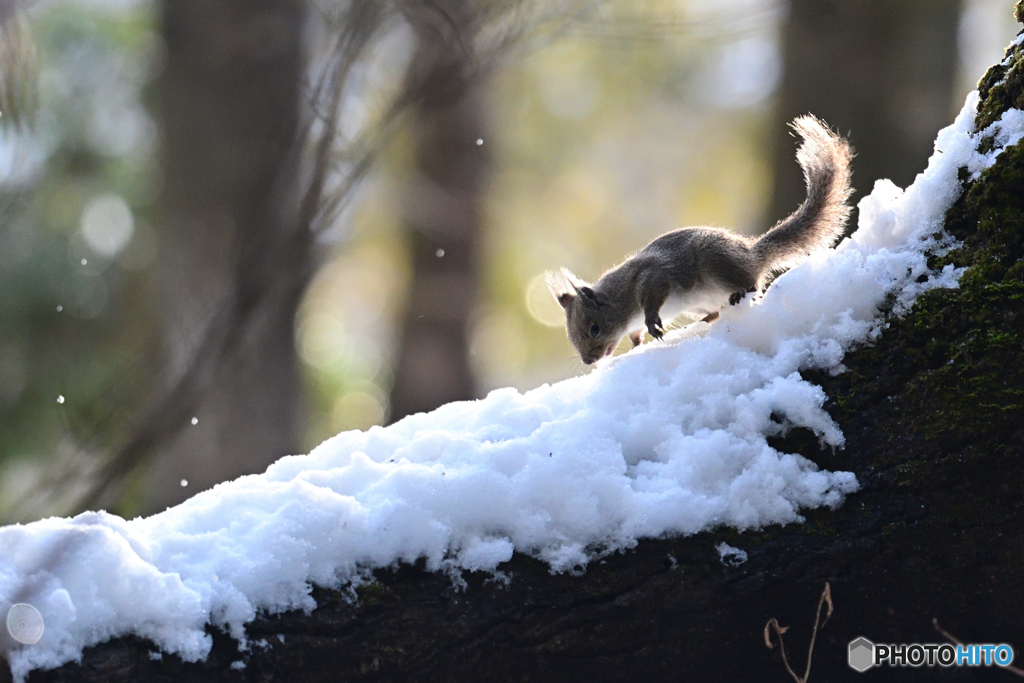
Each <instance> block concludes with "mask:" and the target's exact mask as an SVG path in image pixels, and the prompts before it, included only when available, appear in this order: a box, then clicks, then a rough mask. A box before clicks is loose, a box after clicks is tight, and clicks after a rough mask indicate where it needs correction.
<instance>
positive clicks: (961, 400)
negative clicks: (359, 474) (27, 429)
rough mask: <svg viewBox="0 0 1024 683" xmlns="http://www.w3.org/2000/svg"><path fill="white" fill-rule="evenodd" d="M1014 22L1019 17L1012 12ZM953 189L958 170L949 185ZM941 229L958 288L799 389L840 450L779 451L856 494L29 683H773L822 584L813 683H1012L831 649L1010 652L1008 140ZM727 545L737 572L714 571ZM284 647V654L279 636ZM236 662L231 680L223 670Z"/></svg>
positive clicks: (1023, 308) (797, 659) (1013, 178)
mask: <svg viewBox="0 0 1024 683" xmlns="http://www.w3.org/2000/svg"><path fill="white" fill-rule="evenodd" d="M1018 7H1019V12H1020V15H1021V17H1022V18H1024V2H1022V3H1020V4H1019V5H1018ZM981 91H982V98H983V99H982V103H981V106H980V108H979V117H978V118H979V121H978V127H979V129H980V128H983V127H985V126H986V125H988V124H989V123H991V122H992V121H994V120H996V119H997V118H998V117H999V116H1000V115H1001V114H1002V112H1003V111H1005V110H1006V109H1007V108H1009V107H1015V108H1018V109H1024V46H1020V45H1018V46H1016V47H1015V48H1013V52H1012V58H1011V60H1010V64H1009V66H1008V67H994V68H993V69H992V70H991V71H990V72H989V74H988V75H987V76H986V78H985V79H984V80H983V81H982V84H981ZM965 177H966V175H965ZM964 183H965V191H964V193H963V195H962V196H961V198H960V199H959V200H958V201H957V202H956V204H955V205H954V206H953V207H952V208H951V209H950V211H949V212H948V213H947V216H946V229H947V230H948V231H949V232H950V233H951V234H953V235H954V236H956V237H957V238H958V239H960V240H962V241H963V246H962V247H961V248H959V249H957V250H955V251H953V252H951V253H949V254H947V255H946V256H943V257H941V258H938V257H936V258H935V264H934V265H936V266H942V265H944V264H945V263H954V264H957V265H960V266H968V267H969V269H968V270H967V272H966V273H965V274H964V276H963V278H962V279H961V282H960V287H959V288H958V289H941V290H933V291H931V292H929V293H926V294H924V295H922V296H921V297H920V298H919V300H918V302H917V304H916V305H915V308H914V310H913V311H912V312H911V313H910V314H909V315H908V316H907V317H906V318H904V319H900V320H897V319H893V320H891V321H890V327H888V328H887V329H886V330H885V333H884V334H883V336H882V337H881V338H880V339H879V340H878V341H877V342H876V343H875V344H874V345H873V346H870V347H865V348H862V349H859V350H857V351H854V352H851V353H849V354H848V355H847V357H846V358H845V359H844V364H845V365H846V366H847V368H848V370H847V372H845V373H843V374H841V375H839V376H837V377H831V376H828V375H825V374H822V375H820V376H819V375H818V374H816V373H808V374H807V377H808V378H810V379H813V380H814V381H817V382H819V383H820V384H821V385H822V387H823V388H824V389H825V391H826V393H827V395H828V396H829V401H828V403H827V404H826V407H827V408H828V410H829V412H830V413H831V415H832V417H833V419H835V420H836V422H837V423H838V424H839V426H840V427H841V428H842V430H843V432H844V434H845V435H846V438H847V446H846V448H845V449H844V450H843V451H839V452H834V453H833V452H824V451H821V450H820V449H819V447H818V443H817V439H816V438H815V437H814V436H813V435H812V434H811V433H810V432H806V431H804V432H801V431H800V430H797V431H795V432H792V433H790V435H788V437H787V438H786V439H785V440H780V441H778V442H776V443H775V445H776V446H777V447H778V448H780V449H782V450H785V451H788V452H799V453H801V454H803V455H804V456H806V457H808V458H810V459H812V460H814V461H816V462H817V463H818V464H819V465H821V466H822V467H824V468H829V469H837V468H843V469H850V470H853V471H854V472H855V473H856V474H857V476H858V478H859V480H860V482H861V483H862V489H861V490H860V491H859V492H857V493H856V494H854V495H852V496H850V497H849V498H848V499H847V501H846V503H845V504H844V505H843V506H842V507H840V508H838V509H837V510H827V509H824V510H814V511H811V512H810V513H809V514H808V515H807V521H806V522H805V523H804V524H793V525H789V526H786V527H770V528H767V529H764V530H761V531H757V532H748V533H744V534H739V533H737V532H735V531H730V530H720V531H716V532H713V533H702V534H698V535H695V536H692V537H689V538H682V539H668V540H647V541H643V542H641V543H640V544H639V546H638V547H637V549H636V550H635V551H634V552H630V553H626V554H623V555H617V556H613V557H609V558H607V560H606V561H604V562H596V563H594V564H592V565H591V567H590V568H589V569H588V570H587V573H586V574H585V575H584V576H568V575H558V576H552V575H550V574H549V573H548V571H547V569H546V567H545V566H544V565H543V564H542V563H540V562H538V561H536V560H533V559H530V558H527V557H523V556H518V555H517V556H515V557H513V559H512V560H511V562H509V563H508V564H507V565H505V566H504V567H502V569H503V570H504V571H506V572H507V573H509V574H510V575H511V583H510V584H509V585H508V586H503V585H500V584H495V583H493V582H491V583H487V582H485V580H484V577H481V576H470V577H468V578H469V587H468V589H467V590H466V591H465V592H458V591H455V590H453V588H452V586H451V583H450V581H449V580H448V579H447V578H446V577H444V576H441V575H437V574H430V573H427V572H424V571H422V570H421V569H420V568H418V567H410V566H404V567H402V568H401V569H399V570H398V571H397V572H390V571H381V572H378V574H377V579H378V581H377V582H376V583H373V584H370V585H367V586H365V587H363V588H362V589H360V591H359V602H358V603H357V604H351V603H349V602H347V601H346V600H345V598H344V596H343V595H342V594H340V593H337V592H329V591H323V590H317V591H315V597H316V598H317V600H318V602H319V607H318V608H317V610H315V611H314V612H313V613H312V614H310V615H306V614H303V613H298V612H296V613H288V614H282V615H277V616H271V617H267V616H263V617H260V618H258V619H257V620H256V621H254V622H253V623H252V624H251V625H250V627H249V635H250V638H252V639H260V638H265V639H266V640H267V642H268V644H269V647H267V648H259V647H254V648H253V649H251V650H250V651H249V652H246V653H241V654H240V653H239V652H238V650H237V647H236V644H235V643H233V642H232V641H231V640H230V639H229V638H228V637H226V636H224V635H223V634H220V633H218V632H215V633H214V634H213V635H214V648H213V652H212V654H211V656H210V658H209V659H208V660H207V661H205V662H202V663H198V664H183V663H182V662H181V661H180V660H178V659H177V658H175V657H171V656H164V658H163V659H162V660H161V661H159V662H157V661H153V660H151V659H150V657H149V650H150V648H151V646H150V645H149V644H147V643H145V642H143V641H140V640H137V639H118V640H115V641H111V642H108V643H105V644H103V645H100V646H98V647H95V648H91V649H90V650H88V651H87V652H86V653H85V656H84V658H83V661H82V663H81V664H70V665H67V666H64V667H62V668H60V669H58V670H55V671H49V672H43V671H39V672H35V673H34V674H33V675H32V676H31V677H30V680H31V681H33V682H39V681H67V682H71V681H104V682H113V681H134V680H153V681H161V680H167V681H171V680H174V681H222V680H223V681H232V680H234V681H265V680H274V681H335V680H348V681H408V680H417V681H481V680H485V681H523V680H532V681H567V680H574V681H575V680H580V681H582V680H586V681H661V680H673V681H674V680H696V681H734V680H735V681H752V680H756V681H780V682H782V681H788V680H790V678H789V677H788V675H787V674H786V673H785V672H784V671H783V668H782V664H781V660H780V658H779V655H778V652H779V651H778V649H774V650H768V649H767V648H766V647H765V645H764V635H763V631H764V627H765V624H766V622H767V621H768V620H769V619H770V618H777V619H778V620H779V622H780V623H781V624H783V625H785V626H789V627H791V629H790V631H789V632H788V633H787V634H786V635H785V639H786V641H785V642H786V645H787V652H788V653H789V656H790V659H791V661H793V662H794V664H795V667H794V668H796V669H798V670H800V671H802V670H803V663H804V661H805V655H806V651H807V649H806V648H807V644H808V641H809V638H810V631H811V625H812V623H813V620H814V611H815V607H816V605H817V603H818V598H819V595H820V594H821V592H822V588H823V586H824V584H825V582H826V581H827V582H829V583H830V584H831V589H832V598H833V601H834V605H835V612H834V614H833V616H832V618H831V619H830V620H829V622H828V623H827V625H825V626H824V628H823V629H822V630H821V632H820V633H819V634H818V639H817V646H816V649H815V652H814V666H813V668H812V672H811V679H812V680H816V681H843V680H850V681H861V680H865V679H863V678H861V676H862V675H863V676H870V677H871V679H872V680H880V681H934V680H940V681H957V680H1011V677H1010V676H1009V674H1007V673H1006V672H1005V671H998V670H994V668H993V669H980V670H979V669H968V670H965V669H958V668H949V669H945V668H941V667H936V668H929V667H922V668H916V669H915V668H903V669H895V668H893V669H890V668H881V669H875V670H872V671H871V672H870V673H867V674H857V673H855V672H854V671H853V670H851V669H850V668H848V667H847V664H846V656H847V644H848V643H849V642H850V641H851V640H853V639H855V638H857V637H859V636H865V637H867V638H869V639H871V640H873V641H875V642H883V643H913V642H921V643H928V642H942V641H943V639H942V636H940V635H939V634H938V633H937V632H936V630H935V629H934V628H933V624H932V620H933V619H938V621H939V623H940V624H941V625H942V626H943V627H944V628H945V629H947V630H948V631H950V632H952V633H953V634H954V635H956V636H957V637H959V638H960V639H961V640H963V641H965V642H969V643H970V642H973V643H1010V644H1012V645H1013V646H1014V647H1015V648H1016V650H1017V651H1018V652H1019V651H1020V649H1021V648H1022V647H1024V620H1022V619H1021V614H1024V591H1022V590H1021V589H1020V567H1021V566H1024V495H1022V494H1024V467H1022V466H1021V464H1022V461H1024V398H1022V391H1021V387H1024V142H1021V143H1018V144H1017V145H1016V146H1014V147H1012V148H1009V149H1007V150H1006V151H1004V152H1003V154H1002V155H1001V156H1000V157H999V159H998V161H997V162H996V164H995V165H994V166H993V167H992V168H990V169H988V170H987V171H985V172H984V173H982V175H981V177H980V178H979V179H978V180H977V181H967V180H965V181H964ZM722 541H725V542H727V543H729V544H731V545H734V546H738V547H740V548H743V549H744V550H745V551H746V552H747V553H748V554H749V559H748V561H747V562H746V563H744V564H741V565H739V566H724V565H723V564H722V563H721V562H720V561H719V558H718V555H717V553H716V552H715V550H714V548H715V546H716V545H717V544H718V543H720V542H722ZM278 635H281V636H283V640H281V639H279V638H278V637H277V636H278ZM239 659H241V660H243V661H244V662H245V663H246V667H245V668H244V669H242V670H235V669H231V668H230V665H231V663H232V662H233V661H237V660H239Z"/></svg>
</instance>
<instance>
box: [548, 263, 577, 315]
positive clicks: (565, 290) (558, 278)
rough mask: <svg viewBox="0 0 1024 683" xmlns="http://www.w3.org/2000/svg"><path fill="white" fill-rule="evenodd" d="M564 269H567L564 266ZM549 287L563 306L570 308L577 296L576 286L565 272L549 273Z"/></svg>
mask: <svg viewBox="0 0 1024 683" xmlns="http://www.w3.org/2000/svg"><path fill="white" fill-rule="evenodd" d="M562 270H565V269H564V268H563V269H562ZM546 280H547V283H548V289H549V290H551V294H552V295H553V296H554V297H555V299H556V300H557V301H558V303H559V304H561V306H562V308H568V307H569V305H570V304H571V303H572V301H573V299H575V298H576V288H575V287H573V285H572V283H571V282H570V281H569V279H568V278H567V277H566V276H565V274H564V273H548V274H547V277H546Z"/></svg>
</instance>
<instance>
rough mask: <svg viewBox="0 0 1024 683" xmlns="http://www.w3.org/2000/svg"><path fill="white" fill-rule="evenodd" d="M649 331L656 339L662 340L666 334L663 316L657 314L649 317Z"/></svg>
mask: <svg viewBox="0 0 1024 683" xmlns="http://www.w3.org/2000/svg"><path fill="white" fill-rule="evenodd" d="M646 322H647V331H648V332H650V333H651V336H652V337H654V338H655V339H658V340H660V339H661V338H662V337H664V336H665V327H664V326H663V325H662V324H661V316H660V315H656V316H654V317H653V318H648V319H647V320H646Z"/></svg>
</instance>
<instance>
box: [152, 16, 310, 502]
mask: <svg viewBox="0 0 1024 683" xmlns="http://www.w3.org/2000/svg"><path fill="white" fill-rule="evenodd" d="M162 13H163V17H162V18H163V36H164V40H165V41H166V46H167V64H166V68H165V70H164V72H163V74H162V75H161V78H160V80H159V82H158V85H157V93H156V100H157V102H156V104H157V116H158V119H159V121H160V123H161V125H162V134H163V152H164V158H163V170H164V191H163V195H162V197H161V201H160V204H159V215H158V220H159V234H160V250H161V251H160V256H161V263H162V272H161V288H162V295H163V308H164V316H165V317H164V341H165V353H166V354H167V356H168V360H169V366H170V376H169V377H168V382H173V380H174V378H175V376H177V375H178V374H180V373H181V372H183V371H184V368H185V367H186V366H187V365H188V363H189V362H190V359H191V358H192V356H193V354H194V353H195V351H196V348H195V347H196V344H197V343H198V342H199V340H200V338H201V334H200V333H201V330H202V329H203V326H204V325H205V324H206V323H207V322H208V320H209V319H210V317H211V316H212V314H213V313H214V312H215V311H216V310H217V309H218V306H222V305H223V303H224V301H226V300H228V299H229V298H230V297H243V298H244V296H245V291H244V290H245V286H244V285H243V284H239V283H240V281H241V280H244V279H245V277H249V278H253V277H267V276H268V274H269V275H270V276H273V277H275V278H281V279H282V280H288V279H290V276H289V274H288V273H285V272H281V271H283V270H285V267H286V266H282V267H281V268H280V270H278V271H277V272H274V271H273V270H272V269H268V268H266V267H265V266H266V263H261V262H260V259H261V258H262V259H263V261H266V260H267V258H268V256H266V255H263V256H261V255H260V254H259V253H258V252H259V251H260V250H261V249H262V250H263V251H266V250H267V249H266V246H267V244H268V242H270V241H271V240H269V239H268V237H267V234H269V233H273V232H274V231H275V230H278V232H280V231H281V230H285V229H293V226H294V221H295V215H294V214H295V207H294V193H295V186H296V173H295V169H294V164H293V163H292V161H293V154H292V153H293V152H294V149H293V148H294V145H295V140H296V129H297V125H298V115H299V86H300V79H301V76H302V55H301V41H300V34H301V31H302V27H303V23H304V10H303V5H302V3H301V2H298V0H219V1H218V2H207V1H206V0H164V2H163V3H162ZM282 260H285V261H286V263H287V267H288V268H290V269H294V268H295V267H296V265H298V266H299V267H301V266H302V261H303V258H301V255H299V258H297V259H290V260H289V259H282ZM257 265H259V266H261V267H259V268H257ZM296 280H297V281H301V278H296ZM299 295H300V292H292V293H290V294H289V295H287V296H286V297H285V298H289V299H294V301H287V302H283V304H282V305H277V306H275V307H273V310H267V311H263V312H262V314H261V316H260V322H259V325H258V326H257V329H256V331H255V333H253V334H251V335H250V336H249V338H247V339H245V340H244V341H243V347H244V348H243V350H242V352H241V353H239V354H235V355H234V358H235V359H236V360H234V361H233V362H232V367H229V368H227V369H226V371H225V370H224V369H221V370H220V371H219V375H218V380H217V382H216V383H215V385H214V387H213V389H212V391H211V392H209V393H208V394H206V396H205V398H204V399H203V400H202V403H201V405H198V406H196V407H195V416H196V418H197V419H198V424H196V425H195V426H187V425H186V429H185V430H184V431H183V433H182V435H181V436H180V437H179V438H178V439H177V440H176V441H175V442H173V443H172V444H171V445H170V446H169V447H167V448H165V449H164V450H162V451H161V452H159V453H158V454H157V455H156V457H155V459H154V461H153V463H152V465H151V467H150V469H149V472H148V475H147V477H146V480H145V484H144V488H143V490H142V491H141V497H142V498H143V501H142V502H141V506H142V510H143V511H156V510H162V509H163V508H165V507H166V506H168V505H173V504H175V503H177V502H179V501H181V500H183V499H185V498H187V497H188V496H190V495H191V494H193V493H195V492H196V491H200V490H203V489H205V488H208V487H210V486H212V485H213V484H216V483H218V482H220V481H223V480H225V479H230V478H234V477H237V476H239V475H242V474H246V473H251V472H256V471H262V470H263V469H264V468H265V467H266V466H267V465H268V464H269V463H271V462H273V461H274V460H275V459H277V458H279V457H281V456H282V455H285V454H287V453H288V452H290V451H291V449H292V448H293V446H294V444H295V442H296V419H297V409H296V402H297V399H298V395H299V394H298V390H299V379H298V373H297V366H296V360H295V354H294V333H293V318H294V308H295V306H296V305H297V303H298V296H299ZM182 480H186V481H187V482H188V486H187V487H184V486H182V485H181V482H182Z"/></svg>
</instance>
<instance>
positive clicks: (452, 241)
mask: <svg viewBox="0 0 1024 683" xmlns="http://www.w3.org/2000/svg"><path fill="white" fill-rule="evenodd" d="M412 5H413V11H411V12H410V14H409V15H408V16H409V18H410V21H411V23H412V25H413V27H414V28H415V29H416V32H417V46H416V54H415V55H414V57H413V60H412V66H411V69H410V73H409V81H410V83H414V84H415V85H414V86H413V87H414V88H417V89H421V95H422V100H421V104H420V105H419V107H418V109H417V110H416V111H415V112H414V116H415V122H414V128H413V135H414V139H415V161H414V170H413V175H412V177H411V179H410V180H409V182H408V185H407V188H406V191H405V197H404V201H405V212H404V213H405V218H404V222H405V228H406V230H407V232H408V235H409V240H410V243H411V250H412V255H413V276H412V283H411V286H410V289H409V297H408V302H409V303H408V308H407V310H406V312H405V315H404V318H403V324H402V333H401V339H400V342H399V348H398V353H397V357H396V362H395V365H394V368H395V370H394V375H395V383H394V385H393V387H392V390H391V411H390V416H391V420H392V421H394V420H400V419H401V418H403V417H405V416H406V415H410V414H413V413H417V412H421V411H426V410H432V409H433V408H436V407H438V406H439V405H441V404H443V403H447V402H449V401H458V400H464V399H471V398H473V397H474V396H475V392H474V385H473V377H472V373H471V370H470V367H469V353H468V351H469V340H468V335H469V332H470V330H469V325H470V317H471V315H472V312H473V307H474V304H475V303H476V297H477V292H478V290H479V287H480V284H479V282H480V275H479V264H478V260H479V254H478V251H479V243H480V231H481V225H480V223H481V216H480V214H481V202H482V199H483V190H484V186H485V183H486V178H487V170H488V165H489V164H488V152H487V145H478V144H477V142H478V140H482V139H484V138H485V137H486V136H485V135H484V127H485V123H484V119H485V115H484V114H485V112H484V102H483V97H482V92H481V87H480V85H479V84H478V83H476V82H475V81H476V79H475V73H474V68H475V66H476V65H475V64H474V56H473V52H472V43H473V35H472V32H471V30H470V29H469V19H468V18H469V16H470V12H469V3H468V2H467V1H466V0H444V1H443V2H440V3H436V4H434V5H430V4H428V3H424V4H423V5H422V6H419V5H418V4H417V3H412Z"/></svg>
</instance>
